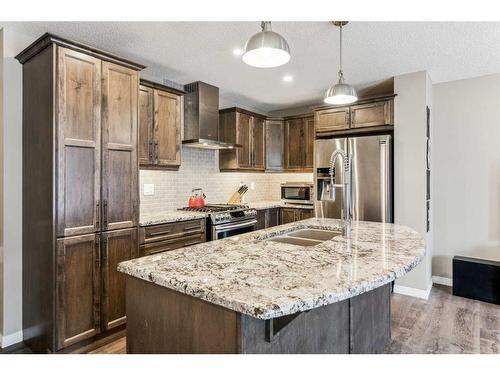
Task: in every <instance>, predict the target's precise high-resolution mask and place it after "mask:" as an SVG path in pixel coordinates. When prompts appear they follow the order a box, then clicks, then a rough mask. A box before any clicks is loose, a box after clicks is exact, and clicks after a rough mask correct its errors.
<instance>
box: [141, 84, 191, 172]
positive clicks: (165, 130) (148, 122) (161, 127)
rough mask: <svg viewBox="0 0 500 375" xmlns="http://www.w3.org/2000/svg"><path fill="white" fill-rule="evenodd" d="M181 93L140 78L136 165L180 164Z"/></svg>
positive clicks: (164, 166) (163, 165) (160, 166)
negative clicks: (137, 160) (137, 162)
mask: <svg viewBox="0 0 500 375" xmlns="http://www.w3.org/2000/svg"><path fill="white" fill-rule="evenodd" d="M182 101H183V92H182V91H179V90H175V89H171V88H169V87H166V86H163V85H160V84H157V83H154V82H150V81H146V80H141V85H140V87H139V164H140V166H141V168H162V169H176V168H178V167H179V165H180V164H181V129H182V126H183V102H182Z"/></svg>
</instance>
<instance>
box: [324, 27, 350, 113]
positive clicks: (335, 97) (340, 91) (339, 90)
mask: <svg viewBox="0 0 500 375" xmlns="http://www.w3.org/2000/svg"><path fill="white" fill-rule="evenodd" d="M333 24H334V25H335V26H337V27H338V28H340V69H339V81H338V83H337V84H335V85H333V86H332V87H330V88H329V89H328V90H327V91H326V93H325V99H324V102H325V103H328V104H335V105H343V104H351V103H354V102H355V101H357V100H358V94H357V93H356V89H355V88H354V87H352V86H351V85H349V84H347V83H345V82H344V72H343V71H342V27H343V26H345V25H346V24H347V21H334V22H333Z"/></svg>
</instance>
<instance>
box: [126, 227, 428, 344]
mask: <svg viewBox="0 0 500 375" xmlns="http://www.w3.org/2000/svg"><path fill="white" fill-rule="evenodd" d="M298 229H320V230H333V231H335V230H337V231H338V230H340V229H341V221H339V220H336V219H308V220H303V221H300V222H294V223H290V224H287V225H281V226H278V227H273V228H270V229H265V230H260V231H256V232H252V233H247V234H243V235H240V236H235V237H230V238H227V239H224V240H219V241H213V242H208V243H203V244H199V245H195V246H191V247H187V248H183V249H178V250H173V251H169V252H165V253H161V254H157V255H152V256H149V257H144V258H139V259H135V260H131V261H127V262H124V263H121V264H120V265H119V268H118V269H119V271H121V272H123V273H125V274H126V275H127V352H129V353H378V352H381V351H383V350H384V348H385V346H386V345H387V344H388V343H389V341H390V290H391V282H392V281H393V280H394V279H395V278H398V277H400V276H403V275H404V274H406V273H407V272H409V271H410V270H412V269H413V268H414V267H416V266H417V265H418V263H420V261H421V260H422V258H423V256H424V255H425V243H424V241H423V239H422V237H421V236H420V235H419V234H418V233H417V232H415V231H414V230H412V229H410V228H408V227H404V226H400V225H394V224H381V223H370V222H355V223H353V228H352V238H351V239H347V238H345V237H343V236H341V235H338V236H336V237H333V238H332V239H330V240H327V241H324V242H321V243H319V244H317V245H315V246H300V245H295V244H289V243H282V242H275V241H273V240H272V239H273V238H276V237H277V236H282V235H284V234H286V233H289V232H292V231H295V230H298Z"/></svg>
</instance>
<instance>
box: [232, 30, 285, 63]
mask: <svg viewBox="0 0 500 375" xmlns="http://www.w3.org/2000/svg"><path fill="white" fill-rule="evenodd" d="M261 27H262V31H261V32H259V33H257V34H255V35H254V36H252V37H251V38H250V39H248V41H247V43H246V44H245V52H244V53H243V56H242V57H241V58H242V60H243V62H244V63H245V64H248V65H251V66H255V67H257V68H274V67H276V66H280V65H284V64H286V63H287V62H288V61H290V47H288V43H287V41H286V40H285V38H283V37H282V36H281V35H280V34H278V33H275V32H274V31H272V30H271V22H269V21H262V22H261Z"/></svg>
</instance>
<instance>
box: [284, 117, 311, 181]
mask: <svg viewBox="0 0 500 375" xmlns="http://www.w3.org/2000/svg"><path fill="white" fill-rule="evenodd" d="M313 148H314V119H313V117H312V116H300V117H293V118H287V119H286V121H285V156H284V159H285V169H286V170H287V171H297V172H312V168H313V157H314V155H313Z"/></svg>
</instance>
